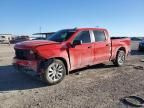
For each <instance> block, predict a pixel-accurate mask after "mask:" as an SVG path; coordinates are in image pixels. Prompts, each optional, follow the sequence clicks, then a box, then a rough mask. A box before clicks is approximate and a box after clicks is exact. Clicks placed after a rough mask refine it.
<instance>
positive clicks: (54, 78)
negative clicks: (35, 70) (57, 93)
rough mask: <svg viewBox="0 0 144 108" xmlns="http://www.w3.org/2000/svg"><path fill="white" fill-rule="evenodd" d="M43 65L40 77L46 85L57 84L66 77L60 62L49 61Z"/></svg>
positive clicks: (55, 60)
mask: <svg viewBox="0 0 144 108" xmlns="http://www.w3.org/2000/svg"><path fill="white" fill-rule="evenodd" d="M45 65H46V66H45V67H46V68H45V69H44V70H45V71H44V73H43V74H42V75H41V77H42V80H43V81H44V82H46V83H47V84H48V85H54V84H57V83H59V82H61V81H62V80H63V79H64V77H65V75H66V67H65V65H64V63H63V62H62V61H61V60H57V59H54V60H50V61H48V62H47V63H46V64H45Z"/></svg>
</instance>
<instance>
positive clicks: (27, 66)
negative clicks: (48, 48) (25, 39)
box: [13, 58, 38, 74]
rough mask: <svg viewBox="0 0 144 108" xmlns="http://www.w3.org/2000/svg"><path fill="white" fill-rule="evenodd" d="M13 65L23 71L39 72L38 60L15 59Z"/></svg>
mask: <svg viewBox="0 0 144 108" xmlns="http://www.w3.org/2000/svg"><path fill="white" fill-rule="evenodd" d="M13 66H14V67H15V68H16V69H17V70H18V71H22V72H27V73H29V74H38V63H37V61H35V60H33V61H28V60H19V59H16V58H14V59H13Z"/></svg>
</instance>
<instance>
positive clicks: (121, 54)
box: [113, 50, 126, 66]
mask: <svg viewBox="0 0 144 108" xmlns="http://www.w3.org/2000/svg"><path fill="white" fill-rule="evenodd" d="M125 56H126V54H125V51H123V50H119V51H118V52H117V55H116V59H115V60H114V61H113V64H114V65H115V66H123V65H124V62H125Z"/></svg>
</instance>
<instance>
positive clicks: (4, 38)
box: [0, 34, 12, 43]
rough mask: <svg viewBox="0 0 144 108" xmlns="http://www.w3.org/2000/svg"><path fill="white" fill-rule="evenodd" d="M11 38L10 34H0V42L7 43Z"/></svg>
mask: <svg viewBox="0 0 144 108" xmlns="http://www.w3.org/2000/svg"><path fill="white" fill-rule="evenodd" d="M11 39H12V35H11V34H0V43H9V41H10V40H11Z"/></svg>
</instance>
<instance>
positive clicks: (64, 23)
mask: <svg viewBox="0 0 144 108" xmlns="http://www.w3.org/2000/svg"><path fill="white" fill-rule="evenodd" d="M97 26H98V27H102V28H107V29H108V30H109V31H110V35H117V36H118V35H125V36H140V35H141V36H144V0H0V33H12V34H33V33H36V32H40V27H41V31H42V32H51V31H57V30H60V29H64V28H73V27H97Z"/></svg>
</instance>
